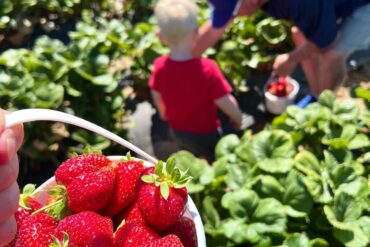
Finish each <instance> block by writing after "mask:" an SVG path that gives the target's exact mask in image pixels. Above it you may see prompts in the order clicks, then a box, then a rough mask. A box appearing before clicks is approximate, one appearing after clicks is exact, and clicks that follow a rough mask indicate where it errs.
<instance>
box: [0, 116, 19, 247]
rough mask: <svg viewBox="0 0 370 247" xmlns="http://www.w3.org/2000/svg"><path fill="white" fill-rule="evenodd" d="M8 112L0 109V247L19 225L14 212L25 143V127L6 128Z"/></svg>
mask: <svg viewBox="0 0 370 247" xmlns="http://www.w3.org/2000/svg"><path fill="white" fill-rule="evenodd" d="M5 114H6V112H5V111H4V110H2V109H0V246H4V245H5V244H7V243H9V242H10V241H11V240H12V239H13V238H14V236H15V234H16V231H17V224H16V222H15V219H14V212H15V211H16V210H17V207H18V201H19V188H18V184H17V176H18V170H19V162H18V157H17V150H18V149H19V147H20V146H21V144H22V141H23V127H22V125H17V126H15V127H12V128H5V117H4V115H5Z"/></svg>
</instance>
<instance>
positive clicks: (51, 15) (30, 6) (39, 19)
mask: <svg viewBox="0 0 370 247" xmlns="http://www.w3.org/2000/svg"><path fill="white" fill-rule="evenodd" d="M118 2H119V0H2V1H1V2H0V44H3V45H4V44H8V46H9V45H10V46H11V45H15V46H20V45H22V44H23V43H24V42H27V40H28V39H29V37H30V36H31V35H32V34H33V32H34V31H35V29H37V28H41V30H42V32H45V33H48V32H51V31H55V30H57V29H60V28H61V27H62V26H63V23H65V22H67V21H72V22H75V21H77V20H78V19H79V17H80V16H81V13H82V11H83V10H89V11H90V12H91V13H92V14H93V13H94V14H95V15H107V13H108V12H110V13H109V15H113V14H114V13H115V12H119V11H118V10H117V11H114V10H115V9H116V8H115V6H117V3H118ZM117 14H120V13H117ZM39 32H40V31H39Z"/></svg>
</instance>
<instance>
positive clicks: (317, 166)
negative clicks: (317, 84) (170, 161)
mask: <svg viewBox="0 0 370 247" xmlns="http://www.w3.org/2000/svg"><path fill="white" fill-rule="evenodd" d="M369 117H370V112H369V110H365V111H360V110H359V107H358V106H357V105H356V104H355V103H353V102H352V101H347V102H342V103H341V102H336V101H335V96H334V94H333V93H332V92H329V91H326V92H324V93H323V94H322V95H321V96H320V98H319V101H318V103H313V104H311V105H309V106H308V107H307V108H306V109H299V108H297V107H295V106H291V107H289V108H288V110H287V112H286V113H284V114H283V115H281V116H279V117H278V118H276V119H275V121H274V122H273V124H272V126H269V127H266V129H265V130H263V131H261V132H259V133H257V134H255V135H252V133H251V132H250V131H247V132H246V133H245V134H244V135H243V136H242V137H241V138H239V137H238V136H236V135H228V136H225V137H224V138H223V139H221V140H220V142H219V143H218V144H217V146H216V150H215V153H216V156H217V160H216V161H215V162H214V163H213V164H212V166H209V165H208V164H207V163H206V162H205V161H204V160H201V159H197V158H195V157H194V156H193V155H191V154H190V153H188V152H185V151H181V152H179V153H176V154H174V155H173V156H174V157H175V158H176V161H177V164H178V165H179V166H180V167H182V168H185V169H186V168H189V171H190V173H191V175H192V176H193V177H194V180H193V182H192V184H190V185H189V187H188V189H189V191H190V193H192V198H193V199H194V200H195V202H196V204H197V207H198V209H201V215H202V217H203V222H204V225H205V230H206V233H207V245H209V246H213V247H216V246H220V247H221V246H223V247H224V246H228V247H231V246H292V247H293V246H294V247H301V246H302V247H303V246H353V247H361V246H363V247H365V246H368V244H369V243H370V238H369V236H370V215H369V213H370V211H369V209H370V204H369V202H370V200H369V199H370V188H369V186H370V169H369V165H370V139H369V127H370V118H369Z"/></svg>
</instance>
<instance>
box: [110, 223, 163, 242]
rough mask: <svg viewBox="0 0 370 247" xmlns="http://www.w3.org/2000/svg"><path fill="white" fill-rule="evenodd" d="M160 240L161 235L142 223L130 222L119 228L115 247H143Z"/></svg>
mask: <svg viewBox="0 0 370 247" xmlns="http://www.w3.org/2000/svg"><path fill="white" fill-rule="evenodd" d="M155 239H159V235H158V234H157V233H156V232H154V231H153V230H152V229H150V228H149V227H147V226H146V225H145V224H144V223H142V222H129V223H126V224H124V225H123V226H122V227H120V228H118V230H117V232H116V234H115V240H114V246H115V247H142V246H143V245H144V244H145V243H147V242H149V241H152V240H155Z"/></svg>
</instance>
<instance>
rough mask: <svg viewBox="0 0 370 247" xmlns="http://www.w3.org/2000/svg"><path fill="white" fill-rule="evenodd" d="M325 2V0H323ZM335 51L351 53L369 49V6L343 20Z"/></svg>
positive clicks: (357, 10)
mask: <svg viewBox="0 0 370 247" xmlns="http://www.w3.org/2000/svg"><path fill="white" fill-rule="evenodd" d="M325 1H326V0H325ZM339 33H340V37H339V40H338V43H337V44H336V45H335V50H337V51H342V52H353V51H356V50H363V49H369V48H370V4H367V5H364V6H362V7H360V8H358V9H356V10H355V11H354V12H353V13H352V14H351V15H350V16H349V17H347V18H346V19H345V20H344V23H343V26H342V28H341V29H340V31H339Z"/></svg>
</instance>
